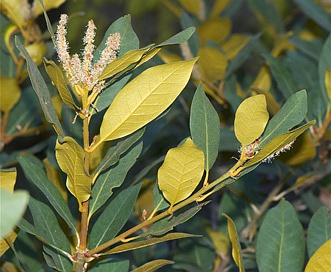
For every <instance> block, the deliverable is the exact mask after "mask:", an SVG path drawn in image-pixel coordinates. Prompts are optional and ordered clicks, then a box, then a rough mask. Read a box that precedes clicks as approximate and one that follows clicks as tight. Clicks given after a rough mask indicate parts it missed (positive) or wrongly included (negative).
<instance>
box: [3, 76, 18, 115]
mask: <svg viewBox="0 0 331 272" xmlns="http://www.w3.org/2000/svg"><path fill="white" fill-rule="evenodd" d="M0 90H1V95H0V110H1V111H4V112H9V111H10V110H11V109H12V108H13V107H14V106H15V104H16V103H17V102H18V100H19V99H20V97H21V93H22V91H21V88H20V86H19V85H18V84H17V80H16V78H7V77H0Z"/></svg>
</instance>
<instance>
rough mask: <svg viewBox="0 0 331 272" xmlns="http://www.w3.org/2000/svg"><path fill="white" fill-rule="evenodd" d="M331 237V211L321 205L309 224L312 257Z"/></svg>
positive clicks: (308, 239) (308, 246) (309, 250)
mask: <svg viewBox="0 0 331 272" xmlns="http://www.w3.org/2000/svg"><path fill="white" fill-rule="evenodd" d="M329 239H331V213H330V211H329V210H328V208H326V207H321V208H319V209H318V210H317V212H315V213H314V215H313V217H312V218H311V220H310V222H309V225H308V234H307V248H308V256H309V257H310V258H311V257H312V256H313V254H314V253H315V252H316V250H317V249H318V248H319V247H320V246H321V245H322V244H323V243H325V242H326V241H327V240H329Z"/></svg>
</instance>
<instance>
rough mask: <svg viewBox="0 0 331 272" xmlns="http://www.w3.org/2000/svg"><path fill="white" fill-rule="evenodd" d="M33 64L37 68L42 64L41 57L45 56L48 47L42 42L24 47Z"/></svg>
mask: <svg viewBox="0 0 331 272" xmlns="http://www.w3.org/2000/svg"><path fill="white" fill-rule="evenodd" d="M25 49H26V51H28V53H29V55H30V57H31V59H32V60H33V62H34V63H35V64H36V65H37V66H39V65H40V64H41V63H42V62H43V57H44V56H45V55H46V53H47V50H48V47H47V45H46V44H44V43H43V42H36V43H33V44H29V45H27V46H26V47H25Z"/></svg>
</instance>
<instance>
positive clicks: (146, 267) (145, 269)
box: [132, 260, 174, 272]
mask: <svg viewBox="0 0 331 272" xmlns="http://www.w3.org/2000/svg"><path fill="white" fill-rule="evenodd" d="M173 263H174V262H173V261H169V260H154V261H151V262H148V263H145V264H143V265H142V266H139V267H138V268H136V269H135V270H132V272H153V271H156V270H157V269H159V268H161V267H163V266H165V265H168V264H173Z"/></svg>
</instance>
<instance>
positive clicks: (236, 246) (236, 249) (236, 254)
mask: <svg viewBox="0 0 331 272" xmlns="http://www.w3.org/2000/svg"><path fill="white" fill-rule="evenodd" d="M222 215H223V216H225V217H226V219H227V220H228V232H229V236H230V240H231V244H232V257H233V260H234V261H235V263H236V264H237V266H238V268H239V271H240V272H243V271H245V269H244V266H243V259H242V255H241V247H240V243H239V239H238V234H237V229H236V225H235V224H234V223H233V221H232V219H231V218H230V217H229V216H228V215H226V214H225V213H222Z"/></svg>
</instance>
